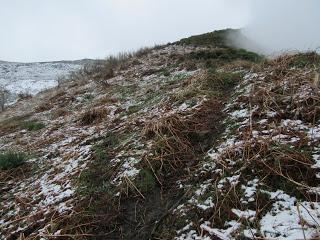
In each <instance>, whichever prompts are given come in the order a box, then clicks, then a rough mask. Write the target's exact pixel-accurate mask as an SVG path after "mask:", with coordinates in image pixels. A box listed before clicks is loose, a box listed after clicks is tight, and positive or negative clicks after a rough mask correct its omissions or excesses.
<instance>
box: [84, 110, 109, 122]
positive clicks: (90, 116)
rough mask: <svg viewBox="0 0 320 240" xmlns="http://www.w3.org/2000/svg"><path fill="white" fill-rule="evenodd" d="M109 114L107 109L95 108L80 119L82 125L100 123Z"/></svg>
mask: <svg viewBox="0 0 320 240" xmlns="http://www.w3.org/2000/svg"><path fill="white" fill-rule="evenodd" d="M108 114H109V111H108V110H107V109H105V108H94V109H92V110H88V111H86V112H85V113H83V114H82V116H81V118H80V122H81V124H82V125H90V124H93V123H98V122H101V121H102V120H104V119H105V118H106V117H107V116H108Z"/></svg>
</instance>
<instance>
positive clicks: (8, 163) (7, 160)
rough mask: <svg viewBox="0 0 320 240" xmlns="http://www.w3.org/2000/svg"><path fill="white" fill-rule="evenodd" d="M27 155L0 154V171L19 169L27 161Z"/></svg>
mask: <svg viewBox="0 0 320 240" xmlns="http://www.w3.org/2000/svg"><path fill="white" fill-rule="evenodd" d="M27 158H28V157H27V155H26V154H25V153H21V152H13V151H9V152H4V153H0V169H1V170H8V169H13V168H16V167H19V166H21V165H23V164H24V163H25V161H26V160H27Z"/></svg>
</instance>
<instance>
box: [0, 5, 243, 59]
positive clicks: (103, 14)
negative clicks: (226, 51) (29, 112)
mask: <svg viewBox="0 0 320 240" xmlns="http://www.w3.org/2000/svg"><path fill="white" fill-rule="evenodd" d="M0 1H1V3H0V29H1V35H0V59H1V60H6V61H24V62H30V61H49V60H50V61H52V60H62V59H65V60H67V59H81V58H103V57H106V56H107V55H108V54H112V53H117V52H119V51H125V50H133V49H137V48H138V47H142V46H152V45H154V44H156V43H167V42H169V41H175V40H178V39H180V38H182V37H186V36H189V35H193V34H199V33H204V32H209V31H213V30H216V29H223V28H227V27H233V28H239V27H242V26H244V25H245V24H246V23H247V20H248V15H249V8H248V1H249V0H0Z"/></svg>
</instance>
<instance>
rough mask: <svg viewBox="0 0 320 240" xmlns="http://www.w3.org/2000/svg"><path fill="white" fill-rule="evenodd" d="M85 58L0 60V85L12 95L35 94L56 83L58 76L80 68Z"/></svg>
mask: <svg viewBox="0 0 320 240" xmlns="http://www.w3.org/2000/svg"><path fill="white" fill-rule="evenodd" d="M85 62H86V60H80V61H60V62H42V63H15V62H4V61H0V86H4V87H5V88H6V89H7V90H9V91H10V92H11V94H12V95H13V96H16V95H17V94H19V93H30V94H32V95H34V94H37V93H38V92H40V91H43V90H45V89H48V88H52V87H55V86H56V85H57V78H58V77H59V76H63V75H68V74H70V73H71V72H73V71H76V70H78V69H80V68H81V67H82V66H83V65H84V64H85Z"/></svg>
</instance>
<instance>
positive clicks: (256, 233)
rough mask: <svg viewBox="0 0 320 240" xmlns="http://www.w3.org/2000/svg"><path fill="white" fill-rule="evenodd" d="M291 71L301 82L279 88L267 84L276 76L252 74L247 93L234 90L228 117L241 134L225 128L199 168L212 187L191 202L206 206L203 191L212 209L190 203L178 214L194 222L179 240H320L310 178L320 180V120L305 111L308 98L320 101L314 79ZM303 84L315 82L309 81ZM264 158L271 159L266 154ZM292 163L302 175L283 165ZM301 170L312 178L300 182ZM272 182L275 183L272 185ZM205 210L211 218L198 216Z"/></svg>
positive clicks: (246, 81) (319, 218) (318, 215)
mask: <svg viewBox="0 0 320 240" xmlns="http://www.w3.org/2000/svg"><path fill="white" fill-rule="evenodd" d="M291 71H292V72H291V73H290V74H291V75H294V76H295V77H289V78H290V79H288V80H286V81H283V82H281V83H280V82H278V81H273V80H269V81H265V79H272V78H273V77H274V75H273V72H272V70H269V71H266V72H262V73H259V74H251V73H249V74H247V75H246V76H245V77H244V82H243V83H242V86H241V85H240V86H238V87H237V88H236V93H235V95H234V98H233V99H232V102H231V103H230V104H228V105H227V108H226V110H225V111H227V112H228V114H229V118H230V119H231V120H230V121H231V122H234V121H237V122H238V123H237V128H236V129H235V130H232V129H230V128H227V129H226V133H225V134H224V136H222V138H221V139H222V140H221V141H220V143H219V144H218V145H217V146H215V147H214V148H213V149H211V150H210V151H209V152H208V156H209V158H206V159H207V160H206V161H205V163H203V164H202V166H201V167H200V168H199V169H198V171H199V174H200V175H201V174H202V175H206V174H208V173H211V174H213V173H214V175H213V176H214V177H213V179H212V180H211V181H210V183H211V184H212V185H211V187H204V186H206V185H200V187H199V188H198V189H196V190H195V191H194V192H193V196H192V197H191V200H192V201H190V200H189V203H190V202H192V203H198V202H200V201H203V200H202V198H201V197H200V195H199V192H201V193H202V194H203V192H205V196H206V198H208V199H210V201H212V204H211V205H210V204H208V205H207V207H205V208H204V207H201V205H199V204H198V205H197V204H194V205H193V206H192V205H190V204H184V205H180V206H179V208H177V209H176V210H174V214H176V215H179V214H180V215H181V216H183V217H184V218H187V219H188V220H186V227H184V228H181V229H180V230H179V231H177V234H178V236H179V237H177V238H176V239H209V238H212V237H218V238H220V239H237V238H238V237H239V236H245V237H247V238H250V239H254V238H259V237H260V238H267V239H315V238H317V237H319V231H318V230H319V223H320V209H319V203H318V202H317V199H318V197H317V196H318V194H319V191H318V186H319V183H320V182H318V181H317V180H311V181H310V179H311V178H312V179H317V178H319V173H318V172H317V169H319V148H318V147H317V146H318V144H319V127H320V122H319V121H316V122H315V120H314V119H319V118H318V116H317V112H316V111H314V110H315V109H314V108H310V109H309V106H308V105H305V102H306V101H307V99H310V98H313V99H314V98H315V97H319V95H318V92H315V91H312V90H311V87H309V86H310V85H311V84H312V75H311V74H310V75H309V76H306V75H305V74H304V75H303V77H302V76H301V75H300V74H301V73H300V72H299V71H296V70H294V69H293V70H291ZM290 74H289V75H290ZM291 75H290V76H291ZM284 78H285V77H284ZM299 78H305V79H308V78H309V82H308V81H303V82H302V81H299ZM279 85H280V86H279ZM279 88H282V89H283V92H282V94H283V96H279V95H277V94H278V89H279ZM286 94H287V95H286ZM289 96H290V97H289ZM289 99H290V100H289ZM297 102H298V104H296V103H297ZM308 111H310V112H312V111H314V112H313V114H314V115H313V116H310V117H309V115H308V114H307V113H308ZM297 118H298V119H297ZM225 122H228V121H225ZM278 149H279V150H278ZM286 149H287V150H286ZM300 149H301V151H299V150H300ZM303 149H305V150H303ZM265 151H268V152H270V154H271V155H265V153H264V152H265ZM278 151H279V152H278ZM285 151H288V155H286V153H285ZM270 156H273V157H277V158H278V157H280V158H278V159H279V160H276V161H280V162H278V163H277V164H275V165H270V163H272V162H270V160H268V158H270ZM286 159H289V161H292V164H296V169H294V167H293V169H289V170H285V168H287V167H288V166H286V163H285V162H281V161H288V160H286ZM299 159H301V160H299ZM273 161H275V160H273ZM297 161H301V162H297ZM299 164H300V165H299ZM209 166H210V167H209ZM293 166H294V165H293ZM299 168H300V169H299ZM298 169H299V170H298ZM303 169H304V170H303ZM312 169H316V170H315V171H314V170H312ZM285 171H289V172H285ZM295 171H307V172H309V173H308V174H307V175H305V176H304V177H303V174H304V173H301V174H302V175H299V174H298V175H294V174H293V173H294V172H295ZM196 175H197V174H196ZM224 175H227V176H224ZM270 176H274V180H271V181H270V180H268V178H270ZM301 179H303V180H301ZM282 182H283V183H282ZM281 184H283V186H281ZM286 184H287V186H286ZM289 186H291V187H290V189H289ZM279 187H281V189H277V188H279ZM271 189H272V190H271ZM286 191H287V193H286ZM219 203H220V204H219ZM224 205H226V207H224ZM199 206H200V209H202V210H204V211H206V212H209V213H210V214H209V215H208V216H209V217H208V218H206V217H204V218H201V217H199V218H195V217H194V216H195V215H194V213H195V212H198V210H197V209H199ZM219 213H220V214H219ZM202 216H206V215H202ZM212 216H213V217H212ZM215 216H216V217H215ZM188 217H190V218H188ZM221 221H222V222H221ZM199 226H200V228H199ZM217 226H220V227H217Z"/></svg>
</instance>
